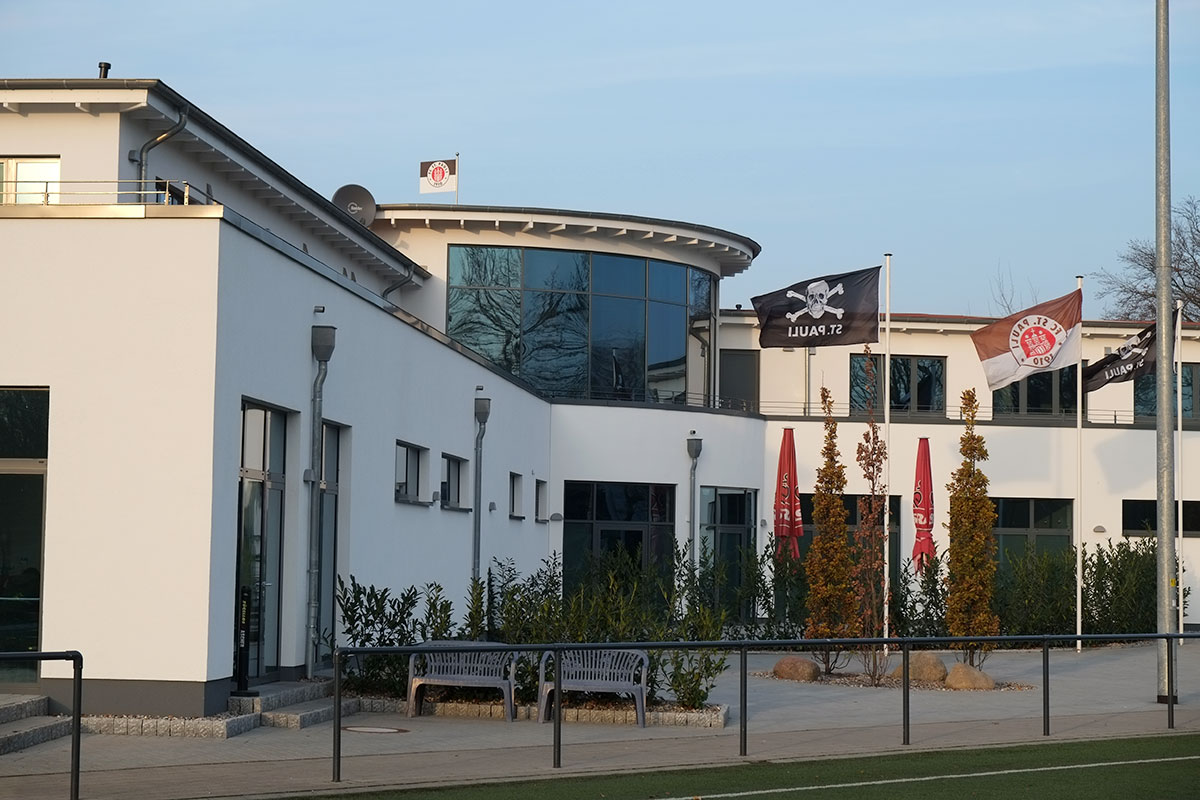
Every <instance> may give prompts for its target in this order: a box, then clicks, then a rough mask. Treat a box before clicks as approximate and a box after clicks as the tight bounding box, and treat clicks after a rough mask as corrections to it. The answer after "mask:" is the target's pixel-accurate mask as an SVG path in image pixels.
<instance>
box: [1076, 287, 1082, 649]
mask: <svg viewBox="0 0 1200 800" xmlns="http://www.w3.org/2000/svg"><path fill="white" fill-rule="evenodd" d="M1075 288H1077V289H1079V291H1081V292H1082V291H1083V276H1082V275H1076V276H1075ZM1082 317H1083V315H1082V314H1080V321H1081V322H1082ZM1075 531H1076V533H1075V635H1076V636H1082V635H1083V328H1082V326H1081V327H1080V330H1079V361H1077V362H1076V363H1075ZM1082 650H1083V640H1082V639H1076V640H1075V652H1076V653H1078V652H1081V651H1082Z"/></svg>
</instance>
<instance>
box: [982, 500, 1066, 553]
mask: <svg viewBox="0 0 1200 800" xmlns="http://www.w3.org/2000/svg"><path fill="white" fill-rule="evenodd" d="M992 504H993V505H995V507H996V527H995V529H994V530H993V534H994V535H995V537H996V557H997V558H998V559H999V562H1000V567H1001V568H1002V569H1003V568H1005V567H1007V566H1009V564H1010V562H1011V561H1013V560H1014V559H1016V558H1019V557H1021V556H1024V555H1026V554H1027V553H1038V554H1040V553H1057V552H1062V551H1064V550H1067V549H1069V548H1070V547H1071V528H1072V524H1071V514H1072V501H1071V500H1070V499H1064V498H1058V497H1046V498H1041V497H993V498H992Z"/></svg>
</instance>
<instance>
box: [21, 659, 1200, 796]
mask: <svg viewBox="0 0 1200 800" xmlns="http://www.w3.org/2000/svg"><path fill="white" fill-rule="evenodd" d="M1179 653H1180V655H1179V660H1178V676H1179V678H1178V680H1179V701H1180V704H1179V705H1178V706H1176V707H1175V729H1176V731H1180V732H1200V685H1198V683H1200V682H1198V681H1197V678H1198V677H1200V641H1197V642H1192V641H1189V642H1186V643H1185V644H1184V645H1183V646H1182V647H1181V648H1180V650H1179ZM777 657H778V656H777V655H774V654H766V653H754V654H751V655H750V658H749V672H750V675H749V678H748V684H747V685H748V693H747V694H748V700H747V724H748V736H747V753H748V755H747V756H745V757H742V756H740V755H739V753H738V750H739V748H738V744H739V724H740V711H739V708H738V686H739V677H740V676H739V670H738V659H737V657H736V655H734V656H733V657H731V659H730V668H729V669H728V670H727V671H726V672H725V674H724V675H723V676H722V677H721V679H720V681H719V683H718V685H717V687H716V688H715V689H714V691H713V694H712V698H711V699H712V701H714V702H717V703H724V704H728V705H729V718H728V722H727V724H726V726H725V727H724V728H723V729H706V728H686V727H665V726H664V727H648V728H645V729H639V728H636V727H634V726H616V725H600V724H585V723H571V724H564V725H563V728H562V742H563V744H562V767H561V768H558V769H555V768H554V767H553V766H552V763H553V762H552V759H553V726H552V725H549V724H545V725H539V724H537V723H535V722H531V721H518V722H513V723H507V722H504V721H502V720H492V719H474V720H472V719H465V718H453V717H418V718H414V719H409V718H407V717H404V716H402V715H397V714H365V713H359V714H355V715H353V716H350V717H346V718H344V719H343V721H342V723H343V726H344V728H346V727H373V728H381V729H393V730H392V731H390V732H362V731H353V730H344V733H343V738H342V754H343V759H342V781H341V782H340V783H336V784H335V783H333V782H332V780H331V778H332V738H333V724H332V723H331V722H327V723H323V724H318V725H315V726H313V727H309V728H304V729H300V730H291V729H284V728H256V729H254V730H252V731H250V732H249V733H246V734H243V735H241V736H237V737H235V738H232V739H189V738H166V737H129V736H115V735H101V734H85V735H84V736H83V739H82V745H81V751H82V768H83V774H82V777H81V780H80V786H81V797H83V798H95V800H101V799H102V798H103V799H106V800H107V799H108V798H112V799H113V800H116V798H130V797H136V798H139V799H140V800H187V799H190V798H218V797H242V798H259V797H263V798H265V797H279V796H283V795H287V794H288V793H297V794H299V793H309V794H311V793H335V792H342V791H345V792H355V791H362V790H364V789H367V788H388V787H396V788H411V787H418V786H441V785H447V784H452V783H467V782H479V781H490V780H513V779H528V778H533V779H536V778H548V777H557V776H561V775H570V774H584V773H602V772H618V771H628V770H653V769H670V768H680V767H696V766H709V765H727V764H738V763H745V762H746V761H750V762H754V761H788V760H797V759H808V758H818V757H828V756H846V755H862V754H871V753H898V752H907V751H916V750H938V749H947V748H962V747H975V746H987V745H996V744H1014V743H1037V742H1043V741H1065V740H1072V739H1088V738H1102V737H1115V736H1142V735H1160V734H1165V733H1168V729H1167V708H1166V706H1164V705H1160V704H1158V703H1156V702H1155V696H1156V694H1157V677H1156V676H1157V660H1156V651H1155V648H1154V646H1152V645H1138V646H1111V647H1103V648H1096V649H1088V650H1084V651H1083V652H1082V653H1077V652H1076V651H1075V650H1073V649H1069V650H1055V651H1052V653H1051V666H1050V677H1051V680H1050V701H1051V735H1050V736H1049V737H1044V736H1043V735H1042V691H1041V690H1042V654H1041V652H1040V651H1029V652H1026V651H1021V652H999V653H994V654H992V655H991V657H990V658H989V659H988V661H987V663H986V664H985V665H984V668H985V670H986V671H987V672H988V673H989V674H991V675H992V676H993V677H994V678H995V679H996V680H997V681H1000V682H1003V683H1007V684H1019V685H1023V686H1030V687H1034V688H1030V689H1006V690H1003V691H990V692H952V691H937V690H913V691H912V692H911V695H910V702H911V705H910V713H911V731H910V738H911V744H910V745H908V746H904V745H902V725H901V720H902V702H901V692H900V690H898V689H887V688H866V687H855V686H840V685H828V684H819V685H812V684H801V683H794V682H790V681H780V680H775V679H773V678H770V677H766V676H765V675H763V674H762V673H765V672H767V671H769V670H770V668H771V665H772V664H773V663H774V661H775V660H776V658H777ZM943 660H944V661H946V663H947V665H950V664H952V663H953V656H950V655H944V656H943ZM893 662H894V663H899V656H898V655H897V656H895V657H894V658H893ZM856 666H857V664H856V663H852V664H851V666H850V668H849V669H850V670H854V669H855V668H856ZM397 731H398V732H397ZM69 764H70V739H69V738H63V739H58V740H55V741H53V742H49V743H46V744H42V745H38V746H35V747H32V748H29V749H27V750H23V751H20V752H17V753H11V754H9V755H5V756H0V798H5V800H7V799H8V798H12V799H13V800H18V799H19V800H34V799H35V798H36V799H38V800H40V799H41V798H58V797H62V798H65V797H68V791H69V776H68V768H69Z"/></svg>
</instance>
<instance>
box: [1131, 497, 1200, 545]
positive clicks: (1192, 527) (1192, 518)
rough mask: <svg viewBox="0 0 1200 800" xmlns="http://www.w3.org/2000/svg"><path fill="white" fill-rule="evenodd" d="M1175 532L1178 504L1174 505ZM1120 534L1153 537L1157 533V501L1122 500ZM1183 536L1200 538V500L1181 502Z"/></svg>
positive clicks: (1177, 528) (1177, 520)
mask: <svg viewBox="0 0 1200 800" xmlns="http://www.w3.org/2000/svg"><path fill="white" fill-rule="evenodd" d="M1175 530H1176V531H1178V530H1179V504H1178V503H1176V504H1175ZM1121 533H1122V534H1123V535H1125V536H1154V535H1156V534H1157V533H1158V501H1157V500H1122V501H1121ZM1183 535H1184V536H1189V537H1192V536H1194V537H1200V500H1184V501H1183Z"/></svg>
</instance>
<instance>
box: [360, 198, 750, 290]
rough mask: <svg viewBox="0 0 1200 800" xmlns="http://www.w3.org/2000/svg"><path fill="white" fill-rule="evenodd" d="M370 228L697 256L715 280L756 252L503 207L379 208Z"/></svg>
mask: <svg viewBox="0 0 1200 800" xmlns="http://www.w3.org/2000/svg"><path fill="white" fill-rule="evenodd" d="M375 224H376V225H381V224H391V225H392V226H393V227H404V228H407V229H411V228H430V229H437V230H449V229H454V228H457V229H461V230H469V231H473V232H478V231H483V230H495V231H503V232H507V233H529V234H541V235H546V234H562V235H565V236H571V237H577V238H579V239H581V240H587V239H594V240H597V241H600V240H609V241H612V240H625V241H630V242H640V243H642V244H653V245H656V246H658V247H660V248H665V249H667V250H676V251H678V253H679V256H678V258H679V260H680V261H684V262H686V261H689V260H690V259H692V258H695V257H696V256H701V257H703V258H705V259H707V260H709V261H710V262H712V263H715V264H717V266H718V268H719V269H720V271H721V277H723V278H728V277H731V276H733V275H736V274H738V273H739V272H742V271H743V270H745V269H746V268H747V267H749V266H750V262H751V261H753V260H754V258H755V256H757V255H758V253H759V251H760V250H761V248H760V247H759V245H758V243H757V242H755V241H754V240H753V239H748V238H746V237H744V236H739V235H738V234H735V233H731V232H729V231H724V230H721V229H719V228H711V227H707V226H703V225H692V224H689V223H686V222H676V221H673V220H666V219H654V218H651V217H635V216H624V215H618V214H604V213H592V212H586V211H568V210H564V209H553V208H512V207H506V206H447V205H434V204H407V203H405V204H388V205H380V206H379V212H378V214H377V216H376V218H375Z"/></svg>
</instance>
